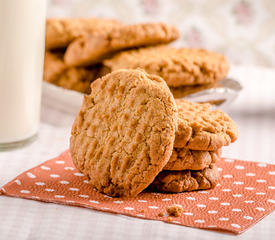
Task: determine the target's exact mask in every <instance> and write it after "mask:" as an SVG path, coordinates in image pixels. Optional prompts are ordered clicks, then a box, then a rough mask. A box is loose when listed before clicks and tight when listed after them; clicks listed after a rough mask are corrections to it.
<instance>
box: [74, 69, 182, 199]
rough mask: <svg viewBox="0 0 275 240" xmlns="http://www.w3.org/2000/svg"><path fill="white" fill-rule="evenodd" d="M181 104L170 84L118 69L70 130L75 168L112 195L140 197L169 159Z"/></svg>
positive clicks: (94, 90)
mask: <svg viewBox="0 0 275 240" xmlns="http://www.w3.org/2000/svg"><path fill="white" fill-rule="evenodd" d="M177 115H178V113H177V106H176V103H175V101H174V98H173V96H172V94H171V92H170V91H169V88H168V86H167V85H166V83H165V81H163V79H161V78H160V77H158V76H154V75H149V74H146V73H145V72H144V71H141V70H119V71H115V72H113V73H111V74H108V75H106V76H104V77H102V78H100V79H97V80H95V81H94V82H93V83H92V84H91V94H90V95H88V96H84V101H83V104H82V107H81V109H80V112H79V113H78V115H77V117H76V119H75V121H74V124H73V127H72V132H71V134H72V135H71V139H70V152H71V155H72V159H73V162H74V164H75V166H76V167H77V168H78V169H79V170H80V171H81V172H82V173H83V174H85V175H86V176H87V177H88V178H89V182H90V184H91V186H93V187H94V188H96V189H97V190H98V191H100V192H103V193H105V194H107V195H110V196H136V195H137V194H138V193H140V192H141V191H142V190H143V189H145V188H146V187H147V186H148V185H149V184H150V183H151V182H152V181H153V180H154V178H155V177H156V175H157V174H158V173H159V172H160V171H161V170H162V169H163V167H164V166H165V165H166V164H167V162H168V161H169V159H170V157H171V154H172V151H173V144H174V138H175V131H176V128H177V122H178V120H177V117H178V116H177Z"/></svg>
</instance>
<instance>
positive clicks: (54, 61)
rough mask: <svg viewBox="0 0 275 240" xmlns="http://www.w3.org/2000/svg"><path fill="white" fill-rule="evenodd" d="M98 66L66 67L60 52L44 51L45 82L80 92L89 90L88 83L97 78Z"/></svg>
mask: <svg viewBox="0 0 275 240" xmlns="http://www.w3.org/2000/svg"><path fill="white" fill-rule="evenodd" d="M98 72H99V66H96V65H94V66H91V67H85V68H84V67H68V66H67V65H66V64H65V63H64V62H63V54H62V53H60V52H49V51H46V53H45V60H44V76H43V79H44V80H45V81H46V82H50V83H52V84H55V85H57V86H59V87H63V88H66V89H70V90H75V91H78V92H82V93H89V92H90V84H91V82H92V81H94V80H95V79H96V78H97V74H98Z"/></svg>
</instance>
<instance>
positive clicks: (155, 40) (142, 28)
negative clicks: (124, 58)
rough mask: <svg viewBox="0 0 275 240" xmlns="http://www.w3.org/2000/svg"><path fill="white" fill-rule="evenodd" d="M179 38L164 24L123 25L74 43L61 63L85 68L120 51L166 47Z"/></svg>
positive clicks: (171, 28)
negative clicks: (159, 45) (162, 45)
mask: <svg viewBox="0 0 275 240" xmlns="http://www.w3.org/2000/svg"><path fill="white" fill-rule="evenodd" d="M178 37H179V31H178V30H177V29H176V28H175V27H173V26H170V25H167V24H163V23H140V24H134V25H125V26H122V27H119V28H116V29H113V30H112V31H105V32H101V33H95V34H89V35H87V36H84V37H82V38H79V39H77V40H75V41H74V42H72V43H71V44H70V45H69V47H68V48H67V50H66V52H65V57H64V59H65V62H66V64H68V65H70V66H83V65H84V66H85V65H90V64H93V63H96V62H99V61H101V60H103V59H104V58H106V57H108V56H110V54H113V53H114V52H116V51H119V50H123V49H127V48H133V47H141V46H149V45H156V44H161V43H169V42H172V41H173V40H175V39H177V38H178Z"/></svg>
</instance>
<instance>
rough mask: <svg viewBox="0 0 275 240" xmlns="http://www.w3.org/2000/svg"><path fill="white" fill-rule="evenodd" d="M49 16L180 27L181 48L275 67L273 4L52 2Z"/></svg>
mask: <svg viewBox="0 0 275 240" xmlns="http://www.w3.org/2000/svg"><path fill="white" fill-rule="evenodd" d="M48 16H49V17H63V16H98V17H111V18H116V19H119V20H121V21H123V22H125V23H135V22H146V21H163V22H167V23H171V24H174V25H176V26H177V27H178V28H179V29H180V31H181V33H182V36H181V38H180V39H179V40H178V41H177V42H176V43H175V45H177V46H187V47H202V48H206V49H209V50H215V51H218V52H221V53H223V54H225V55H226V56H227V57H228V58H229V60H230V61H231V63H233V64H243V65H251V64H253V65H261V66H267V67H275V1H274V0H223V1H221V0H208V1H207V0H100V1H99V0H48Z"/></svg>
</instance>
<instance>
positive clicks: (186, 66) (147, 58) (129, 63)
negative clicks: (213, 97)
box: [104, 45, 229, 87]
mask: <svg viewBox="0 0 275 240" xmlns="http://www.w3.org/2000/svg"><path fill="white" fill-rule="evenodd" d="M104 65H105V66H107V67H109V68H110V70H111V71H114V70H117V69H136V68H142V69H144V70H145V71H146V72H148V73H150V74H156V75H158V76H161V77H162V78H163V79H164V80H165V81H166V82H167V84H168V86H171V87H179V86H183V85H195V84H208V83H213V82H216V81H218V80H220V79H222V78H224V77H225V76H226V75H227V73H228V70H229V63H228V62H227V60H226V58H225V57H224V56H222V55H220V54H218V53H214V52H210V51H206V50H203V49H191V48H173V47H169V46H164V45H161V46H154V47H147V48H140V49H134V50H129V51H124V52H121V53H118V54H116V55H115V56H113V57H112V58H110V59H107V60H105V61H104Z"/></svg>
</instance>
